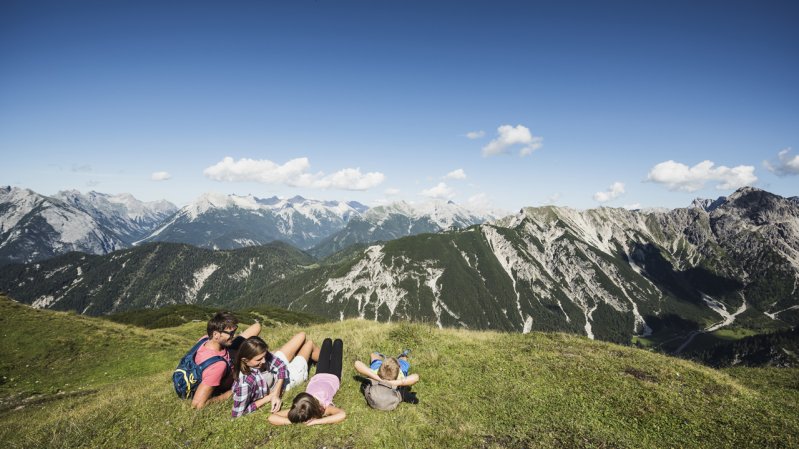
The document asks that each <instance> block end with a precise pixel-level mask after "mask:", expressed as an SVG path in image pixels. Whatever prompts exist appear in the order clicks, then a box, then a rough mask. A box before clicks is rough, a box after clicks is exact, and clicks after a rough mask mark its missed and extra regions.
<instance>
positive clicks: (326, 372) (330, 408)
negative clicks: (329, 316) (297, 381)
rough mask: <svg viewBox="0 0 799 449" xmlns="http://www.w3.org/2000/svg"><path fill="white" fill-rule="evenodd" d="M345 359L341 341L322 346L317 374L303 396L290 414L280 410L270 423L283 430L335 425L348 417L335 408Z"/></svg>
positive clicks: (298, 397)
mask: <svg viewBox="0 0 799 449" xmlns="http://www.w3.org/2000/svg"><path fill="white" fill-rule="evenodd" d="M343 358H344V343H343V342H342V341H341V340H340V339H336V341H335V342H334V341H331V340H330V339H329V338H326V339H325V341H323V342H322V349H321V351H320V353H319V361H318V362H317V364H316V374H314V376H313V377H311V380H310V382H308V386H307V387H306V388H305V392H304V393H300V394H298V395H297V397H295V398H294V401H293V402H292V404H291V409H290V410H281V411H279V412H275V413H272V414H271V415H269V422H270V423H272V424H274V425H276V426H282V425H287V424H297V423H305V425H308V426H314V425H317V424H335V423H339V422H341V421H344V419H345V418H346V417H347V414H346V413H345V412H344V410H342V409H340V408H338V407H336V406H335V405H333V396H335V395H336V392H337V391H338V389H339V387H340V386H341V369H342V365H343Z"/></svg>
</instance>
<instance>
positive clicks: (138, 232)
mask: <svg viewBox="0 0 799 449" xmlns="http://www.w3.org/2000/svg"><path fill="white" fill-rule="evenodd" d="M175 210H177V207H175V206H174V205H173V204H171V203H169V202H167V201H156V202H150V203H145V202H142V201H139V200H137V199H135V198H133V197H132V196H131V195H127V194H123V195H106V194H102V193H97V192H89V193H87V194H85V195H84V194H81V193H80V192H76V191H65V192H59V193H58V194H56V195H53V196H52V197H49V196H45V195H40V194H38V193H36V192H33V191H32V190H29V189H20V188H17V187H10V186H7V187H0V264H4V263H14V262H16V263H26V262H34V261H38V260H43V259H47V258H50V257H54V256H58V255H61V254H66V253H68V252H70V251H81V252H84V253H88V254H107V253H109V252H111V251H115V250H118V249H122V248H127V247H129V246H130V245H131V244H132V243H133V242H134V241H136V240H138V239H141V238H142V237H144V236H146V235H147V234H149V233H150V232H151V231H152V230H153V229H154V228H155V227H156V226H157V225H158V224H159V223H161V222H162V221H163V220H164V219H165V218H166V217H168V216H170V215H171V214H172V213H174V211H175Z"/></svg>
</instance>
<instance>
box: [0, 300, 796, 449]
mask: <svg viewBox="0 0 799 449" xmlns="http://www.w3.org/2000/svg"><path fill="white" fill-rule="evenodd" d="M0 316H2V320H3V321H2V323H0V324H2V325H3V329H4V334H5V336H6V337H8V338H11V340H9V339H8V338H7V339H6V341H11V342H12V345H11V346H10V347H9V346H8V345H3V346H2V348H0V360H2V365H0V366H2V368H0V369H2V373H3V375H4V376H8V374H11V375H12V376H14V377H15V378H21V377H28V378H30V380H34V378H35V380H39V383H38V384H36V383H33V384H31V383H30V382H29V381H26V382H17V381H16V380H15V381H14V382H7V383H5V384H3V385H2V386H0V396H2V398H3V401H4V402H6V403H10V402H16V405H15V407H13V408H11V407H6V408H4V409H2V410H0V445H2V446H3V447H12V448H16V447H64V448H66V447H70V448H72V447H226V448H236V447H248V448H249V447H261V446H264V447H266V446H268V447H306V448H307V447H321V446H326V447H328V448H332V447H453V448H456V447H458V448H460V447H485V448H494V447H542V448H543V447H564V448H565V447H614V448H626V447H629V448H640V447H697V448H698V447H752V448H762V447H799V439H798V438H799V437H797V436H799V422H798V421H799V420H798V419H797V418H796V417H797V416H799V370H796V369H782V370H780V369H752V368H736V369H733V370H727V371H717V370H713V369H709V368H706V367H702V366H700V365H697V364H694V363H691V362H688V361H683V360H679V359H674V358H668V357H664V356H661V355H657V354H653V353H649V352H647V351H642V350H637V349H634V348H627V347H621V346H616V345H613V344H609V343H603V342H596V341H590V340H587V339H585V338H580V337H575V336H569V335H565V334H543V333H533V334H528V335H520V334H503V333H497V332H472V331H465V330H452V329H444V330H439V329H435V328H433V327H431V326H427V325H423V324H409V323H394V324H381V323H375V322H372V321H363V320H348V321H343V322H335V323H324V324H317V325H312V326H309V327H305V328H304V330H306V331H307V332H308V334H309V336H310V337H311V338H313V339H314V340H317V341H321V339H322V338H324V337H325V336H337V337H341V338H342V339H344V342H345V355H344V356H345V371H344V376H343V377H344V378H343V382H342V389H341V390H340V391H339V394H338V395H337V396H336V404H337V405H339V406H340V407H342V408H344V409H345V410H346V411H347V413H348V417H347V420H346V421H345V422H344V423H342V424H339V425H336V426H322V427H314V428H306V427H304V426H291V427H288V428H275V427H270V426H269V425H268V424H267V422H266V416H267V414H266V413H265V411H263V410H261V411H258V412H256V413H254V414H252V415H249V416H246V417H243V418H239V419H235V420H233V419H230V418H229V417H228V416H229V414H230V407H231V404H230V403H223V404H215V405H212V406H210V407H208V408H206V409H204V410H202V411H200V412H195V411H192V410H190V409H189V407H188V404H187V403H186V402H184V401H180V400H178V399H176V398H175V397H174V393H173V392H172V390H171V383H170V380H169V376H170V373H171V370H172V369H173V368H174V365H175V364H176V363H177V358H178V357H179V356H180V355H181V354H182V353H183V352H184V351H185V350H186V349H187V347H188V346H189V345H190V344H191V343H192V342H193V341H194V340H195V339H196V338H197V337H198V336H200V335H201V334H202V333H203V328H204V323H188V324H184V325H181V326H178V327H174V328H168V329H162V330H144V329H139V328H134V327H129V326H124V325H120V324H116V323H109V322H106V321H103V320H99V319H93V318H85V317H80V316H75V315H70V314H64V313H55V312H50V311H37V310H32V309H29V308H27V307H24V306H21V305H18V304H14V303H11V302H10V301H7V300H0ZM42 323H47V325H42ZM300 329H301V328H300V327H296V326H290V325H284V326H276V327H270V328H267V329H265V330H264V332H262V336H263V337H264V338H265V339H266V341H267V342H268V343H270V345H272V346H277V345H278V344H279V343H282V342H284V341H285V340H286V339H287V338H289V337H290V336H291V335H292V334H293V333H294V332H296V331H298V330H300ZM58 338H64V339H65V340H64V342H63V343H60V344H64V345H67V346H69V345H71V346H69V348H70V350H69V351H61V350H58V351H53V350H51V349H50V348H51V347H52V345H53V344H54V343H53V342H54V341H56V339H58ZM20 339H24V341H25V342H27V343H24V347H19V348H17V349H18V350H16V351H15V350H14V349H13V347H14V344H19V345H23V343H22V341H20ZM44 342H46V343H44ZM102 342H105V343H107V346H104V347H102V348H103V349H102V350H98V345H102ZM37 346H38V347H41V348H43V349H42V351H43V353H42V354H39V353H36V354H33V353H31V352H30V351H32V350H33V348H34V347H37ZM403 347H410V348H412V349H413V352H412V359H411V362H412V367H411V370H412V371H414V372H417V373H419V374H420V375H421V377H422V381H421V382H420V383H419V384H418V385H417V386H416V388H415V389H414V391H415V392H416V393H417V395H418V398H419V400H420V403H419V404H417V405H410V404H402V405H401V406H400V408H399V409H398V410H396V411H394V412H390V413H384V412H377V411H373V410H370V409H368V408H367V406H366V404H365V402H364V400H363V397H362V396H361V394H360V392H359V388H358V387H359V382H358V381H357V380H356V379H355V376H354V370H353V369H352V368H351V366H352V362H354V361H355V360H356V359H358V358H361V359H363V358H365V357H367V355H368V353H369V351H372V350H380V351H381V352H385V353H396V352H399V350H400V349H401V348H403ZM143 354H147V355H148V357H143V356H142V355H143ZM42 355H45V357H44V358H41V360H40V359H39V358H40V356H42ZM12 356H13V359H14V360H13V361H14V363H13V365H12V364H11V363H9V362H7V361H8V360H10V359H11V358H12ZM68 361H71V368H66V367H65V365H66V362H68ZM25 364H29V365H31V366H30V367H28V368H23V367H24V365H25ZM106 372H108V373H109V374H108V375H106V374H104V373H106ZM7 373H8V374H7ZM65 383H69V384H70V386H69V387H67V388H66V389H65V390H64V391H67V392H68V393H70V394H62V395H59V394H57V393H56V392H55V391H53V390H52V388H63V387H61V386H60V385H62V384H65ZM37 385H40V386H41V387H39V386H37ZM75 386H79V388H83V390H81V391H83V393H81V394H72V393H73V390H72V389H74V388H75ZM47 388H51V389H50V390H48V389H47ZM70 388H72V389H70ZM34 389H38V390H37V391H39V393H41V396H40V400H39V402H29V403H24V402H23V401H22V400H21V399H19V398H20V397H21V396H25V395H29V394H30V393H31V392H32V391H33V390H34ZM295 393H296V391H292V392H289V393H287V394H286V395H285V397H284V402H289V401H290V400H291V398H293V396H294V394H295ZM20 405H22V406H23V407H22V408H18V407H19V406H20ZM14 408H18V409H16V410H15V409H14Z"/></svg>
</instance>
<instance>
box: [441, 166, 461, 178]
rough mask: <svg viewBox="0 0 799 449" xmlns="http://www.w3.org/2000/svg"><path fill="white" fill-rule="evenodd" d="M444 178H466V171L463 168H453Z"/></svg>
mask: <svg viewBox="0 0 799 449" xmlns="http://www.w3.org/2000/svg"><path fill="white" fill-rule="evenodd" d="M444 179H466V172H465V171H463V169H462V168H459V169H457V170H453V171H451V172H449V173H447V176H444Z"/></svg>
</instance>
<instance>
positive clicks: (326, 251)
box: [310, 201, 499, 257]
mask: <svg viewBox="0 0 799 449" xmlns="http://www.w3.org/2000/svg"><path fill="white" fill-rule="evenodd" d="M497 218H499V217H498V216H496V215H493V214H490V213H487V214H478V213H476V212H473V211H470V210H468V209H466V208H464V207H462V206H459V205H457V204H455V203H453V202H451V201H448V202H443V201H434V202H430V203H426V204H420V205H411V204H409V203H406V202H405V201H398V202H395V203H392V204H389V205H386V206H377V207H373V208H371V209H369V210H367V211H366V212H365V213H364V214H363V215H361V216H360V217H354V218H353V219H352V220H350V222H349V223H347V226H346V227H345V228H344V229H342V230H341V231H339V232H337V233H336V234H333V235H332V236H330V237H328V238H327V239H325V240H324V241H323V242H321V243H320V244H319V245H317V246H316V247H314V248H313V249H311V251H310V252H311V254H313V255H315V256H317V257H326V256H328V255H330V254H333V253H335V252H337V251H340V250H342V249H344V248H347V247H349V246H352V245H354V244H358V243H372V242H377V241H388V240H394V239H398V238H400V237H407V236H411V235H417V234H422V233H436V232H441V231H444V230H448V229H463V228H467V227H469V226H472V225H475V224H481V223H485V222H486V221H490V220H494V219H497Z"/></svg>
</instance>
